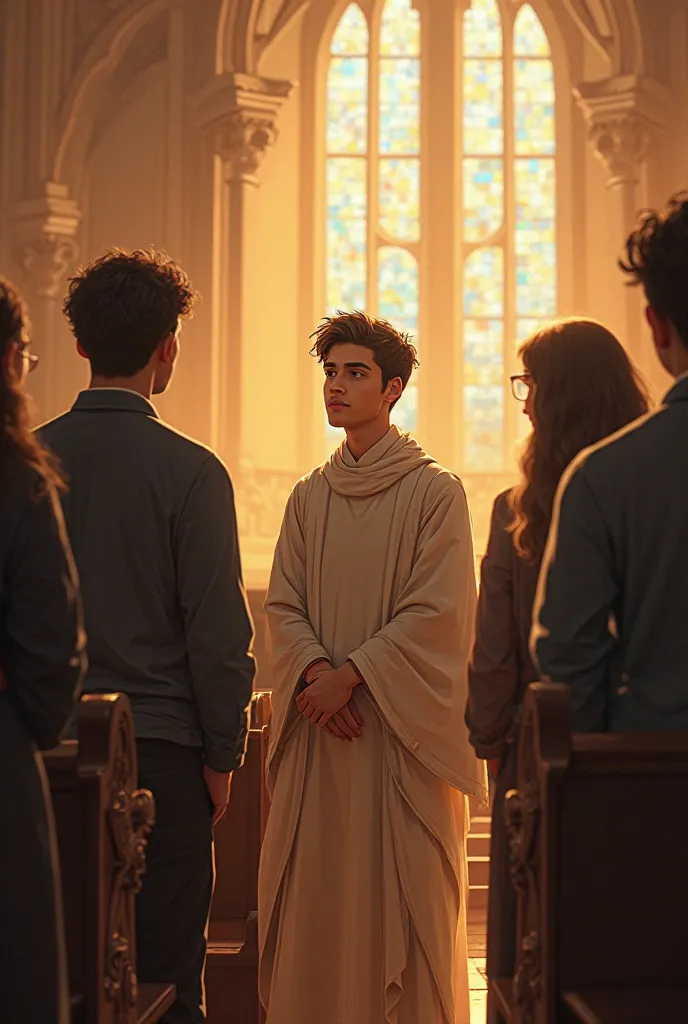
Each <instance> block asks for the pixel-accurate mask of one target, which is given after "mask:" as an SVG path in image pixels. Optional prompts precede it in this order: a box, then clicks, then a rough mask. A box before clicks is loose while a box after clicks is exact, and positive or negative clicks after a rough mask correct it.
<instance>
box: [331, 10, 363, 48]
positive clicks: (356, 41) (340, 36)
mask: <svg viewBox="0 0 688 1024" xmlns="http://www.w3.org/2000/svg"><path fill="white" fill-rule="evenodd" d="M368 46H369V41H368V24H367V22H366V20H365V15H364V14H363V11H362V10H361V8H360V7H359V6H358V4H349V6H348V7H347V9H346V10H345V11H344V13H343V14H342V16H341V18H340V20H339V24H338V25H337V28H336V30H335V33H334V36H333V37H332V48H331V49H332V53H334V54H348V55H349V56H351V55H353V56H358V57H361V56H365V55H366V54H367V53H368Z"/></svg>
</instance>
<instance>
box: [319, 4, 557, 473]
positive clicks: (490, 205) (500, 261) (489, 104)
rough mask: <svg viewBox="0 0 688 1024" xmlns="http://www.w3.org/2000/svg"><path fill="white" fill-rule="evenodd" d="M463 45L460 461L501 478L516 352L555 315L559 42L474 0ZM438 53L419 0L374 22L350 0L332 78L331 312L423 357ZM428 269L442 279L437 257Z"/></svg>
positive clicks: (529, 12) (415, 399)
mask: <svg viewBox="0 0 688 1024" xmlns="http://www.w3.org/2000/svg"><path fill="white" fill-rule="evenodd" d="M430 7H432V5H430ZM428 17H432V10H430V12H429V14H428ZM462 46H463V50H462V53H461V54H460V61H459V67H457V68H456V76H457V82H456V88H457V89H460V90H461V111H462V119H461V125H460V127H459V129H458V131H459V135H460V139H457V144H458V145H460V153H461V158H462V168H461V173H460V175H459V177H458V180H457V185H456V187H457V194H458V193H460V197H461V211H462V221H461V222H460V223H462V237H459V238H458V239H455V245H456V251H457V252H460V253H461V263H460V264H459V270H460V277H459V279H458V281H457V295H458V297H459V303H458V304H459V306H460V313H461V332H460V336H459V337H458V338H457V339H456V344H457V346H458V347H459V348H460V349H461V351H462V355H463V359H462V390H461V401H460V403H459V404H460V407H461V446H462V450H461V453H460V465H459V466H457V467H452V468H457V469H459V470H460V471H464V472H466V471H467V472H471V471H473V472H501V471H502V470H504V469H505V468H506V466H507V464H508V460H509V456H510V451H511V446H512V444H513V442H514V441H515V440H516V439H517V438H518V437H519V436H520V435H521V434H522V432H523V430H522V423H523V422H524V417H522V416H521V415H520V413H521V408H520V406H517V405H516V404H515V403H514V402H513V399H512V398H511V396H510V388H509V380H508V378H509V375H510V374H511V373H513V372H514V371H515V370H516V369H518V366H517V365H516V354H515V353H516V349H517V346H518V344H520V342H521V341H523V340H524V338H526V337H528V336H529V335H530V334H532V333H533V331H535V330H538V329H539V328H540V327H541V326H542V325H543V324H544V323H546V322H547V320H548V319H551V318H552V317H553V316H555V315H556V313H557V232H556V202H557V189H556V163H555V161H556V131H555V88H554V71H553V65H552V57H551V49H550V44H549V40H548V38H547V34H546V32H545V30H544V28H543V26H542V24H541V22H540V20H539V18H538V17H537V14H536V13H535V10H534V9H533V7H532V6H531V4H530V3H528V2H523V0H472V3H471V6H470V8H469V9H468V10H467V11H466V12H465V14H464V16H463V32H462ZM428 57H429V55H427V54H424V53H423V51H422V40H421V23H420V16H419V13H418V12H417V11H416V10H414V8H413V6H412V0H372V2H371V3H369V4H367V5H366V13H365V14H364V13H363V10H362V9H361V8H360V7H359V6H358V5H357V4H355V3H352V4H350V5H349V6H348V7H347V8H346V10H345V11H344V13H343V15H342V17H341V19H340V21H339V24H338V26H337V29H336V30H335V33H334V36H333V39H332V42H331V47H330V62H329V68H328V77H327V129H326V144H327V168H326V189H327V227H326V234H327V262H326V275H325V276H326V290H327V299H326V301H327V308H328V312H329V313H330V314H332V313H334V312H336V311H337V310H340V309H342V310H352V309H366V310H368V311H369V312H370V313H371V314H373V315H376V316H382V317H385V318H386V319H389V320H390V321H391V322H392V323H394V324H395V325H396V326H398V327H400V328H401V329H403V330H405V331H408V332H409V333H411V334H412V335H413V336H414V342H415V343H416V344H417V345H418V348H419V354H420V358H421V361H422V359H423V351H424V348H425V345H426V344H429V342H428V341H426V339H424V338H420V343H418V331H419V327H420V324H421V316H420V313H421V311H420V308H419V307H420V295H421V293H420V290H419V276H420V273H421V270H420V268H419V255H420V252H421V246H422V244H423V240H424V238H425V229H424V218H425V213H424V208H423V207H422V204H421V177H422V178H423V180H426V175H427V176H428V178H429V180H430V182H432V166H430V165H429V163H428V162H427V159H428V157H427V155H426V156H425V157H424V156H423V153H422V138H423V130H424V127H423V120H422V115H421V107H422V103H421V99H422V91H421V77H422V75H421V68H422V59H423V60H425V59H428ZM459 80H460V81H459ZM447 87H448V88H451V83H449V84H448V86H447ZM442 100H443V97H442V96H441V95H439V96H436V97H433V96H432V95H428V96H427V97H426V99H425V100H424V102H427V103H439V104H440V105H441V104H442ZM447 130H449V128H448V126H447ZM421 160H422V161H423V162H422V168H421ZM426 271H427V274H428V275H429V276H430V277H431V276H432V273H433V270H432V267H431V266H427V264H426V263H423V271H422V272H426ZM449 343H450V344H451V341H450V342H449ZM419 388H420V389H421V390H422V388H423V376H422V373H421V374H418V373H417V372H416V373H414V374H413V376H412V378H411V383H410V385H409V386H408V388H407V390H406V392H405V393H404V396H403V398H402V400H401V401H400V402H399V403H398V405H397V407H396V408H395V410H394V412H393V418H394V420H395V422H397V423H398V424H399V426H401V427H402V428H404V429H408V430H416V429H417V427H418V408H419ZM328 438H329V439H330V440H335V439H336V441H337V443H338V442H339V440H340V438H341V432H339V431H336V432H332V431H329V430H328Z"/></svg>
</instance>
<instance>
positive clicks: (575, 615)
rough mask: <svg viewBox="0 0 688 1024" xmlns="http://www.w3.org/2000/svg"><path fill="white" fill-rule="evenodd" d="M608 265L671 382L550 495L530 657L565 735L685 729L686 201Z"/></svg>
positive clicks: (642, 226)
mask: <svg viewBox="0 0 688 1024" xmlns="http://www.w3.org/2000/svg"><path fill="white" fill-rule="evenodd" d="M621 268H622V270H624V271H625V272H626V273H627V274H628V275H629V277H630V279H631V282H633V283H636V284H640V285H642V288H643V290H644V292H645V297H646V300H647V320H648V324H649V326H650V330H651V332H652V338H653V341H654V345H655V349H656V351H657V355H658V357H659V359H660V361H661V363H662V366H663V367H664V369H665V370H666V371H667V372H668V373H670V374H671V376H672V377H674V378H675V380H676V383H675V384H674V386H673V387H672V388H671V390H670V391H669V392H668V394H667V395H666V397H665V398H664V402H663V403H662V405H661V406H660V408H659V409H657V411H656V412H653V413H651V414H649V415H648V416H645V417H643V418H641V419H639V420H637V421H636V422H635V423H632V424H631V425H630V426H629V427H626V428H625V429H623V430H620V431H619V432H618V433H617V434H615V435H613V436H612V437H610V438H608V439H607V440H606V441H602V442H600V443H599V444H596V445H593V447H592V448H588V449H587V451H584V452H582V453H581V454H580V455H579V456H578V458H577V459H575V460H574V462H573V463H572V465H571V466H570V467H569V469H568V470H567V472H566V473H565V474H564V476H563V478H562V481H561V485H560V487H559V490H558V492H557V498H556V501H555V503H554V512H553V515H552V529H551V532H550V535H549V540H548V543H547V549H546V551H545V557H544V560H543V565H542V572H541V574H540V581H539V585H538V595H537V599H536V611H535V620H534V625H533V635H532V641H531V643H532V651H533V655H534V658H535V660H536V663H537V664H538V665H539V667H540V669H541V672H542V676H543V677H544V678H549V679H552V680H553V681H554V682H559V683H567V684H568V685H569V686H570V688H571V697H572V703H573V727H574V729H575V730H576V731H577V732H607V731H608V732H654V731H660V732H663V731H673V730H678V731H682V730H685V729H688V681H687V680H686V665H687V664H688V631H687V630H686V609H688V287H687V284H688V193H685V194H683V195H679V196H676V197H674V198H673V199H672V200H671V202H670V203H669V205H668V207H667V209H666V210H664V211H662V212H659V213H658V212H652V211H651V212H648V213H645V214H644V215H643V216H642V218H641V221H640V223H639V225H638V227H637V229H636V230H635V231H633V233H632V234H631V235H630V236H629V238H628V240H627V243H626V258H625V259H624V260H623V261H622V262H621Z"/></svg>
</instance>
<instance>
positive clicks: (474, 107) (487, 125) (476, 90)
mask: <svg viewBox="0 0 688 1024" xmlns="http://www.w3.org/2000/svg"><path fill="white" fill-rule="evenodd" d="M503 89H504V72H503V69H502V62H501V60H466V61H464V67H463V149H464V153H466V154H471V155H481V156H489V155H491V154H493V153H502V152H503V149H504V129H503V117H502V104H503Z"/></svg>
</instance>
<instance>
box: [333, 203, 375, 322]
mask: <svg viewBox="0 0 688 1024" xmlns="http://www.w3.org/2000/svg"><path fill="white" fill-rule="evenodd" d="M365 302H366V223H365V218H363V217H361V218H360V219H346V218H343V217H336V216H333V217H330V219H329V220H328V223H327V311H328V313H329V314H330V315H333V314H335V313H336V312H337V311H338V310H344V311H348V310H352V309H363V308H364V307H365Z"/></svg>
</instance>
